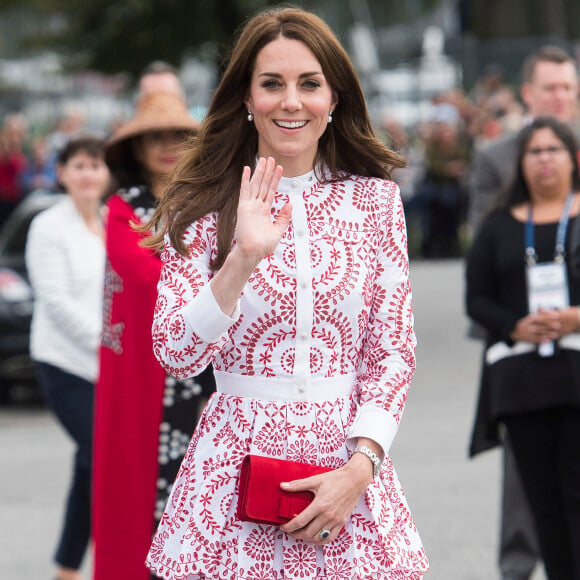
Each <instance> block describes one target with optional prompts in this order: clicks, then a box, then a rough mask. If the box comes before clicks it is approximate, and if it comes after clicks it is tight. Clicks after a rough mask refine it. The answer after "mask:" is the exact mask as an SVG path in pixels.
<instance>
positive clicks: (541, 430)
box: [466, 117, 580, 580]
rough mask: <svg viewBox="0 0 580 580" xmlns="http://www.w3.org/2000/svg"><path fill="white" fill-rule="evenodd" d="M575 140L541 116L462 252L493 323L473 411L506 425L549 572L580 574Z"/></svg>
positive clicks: (476, 303)
mask: <svg viewBox="0 0 580 580" xmlns="http://www.w3.org/2000/svg"><path fill="white" fill-rule="evenodd" d="M577 149H578V146H577V143H576V140H575V138H574V134H573V133H572V131H571V130H570V128H569V127H568V126H567V125H565V124H564V123H561V122H560V121H558V120H556V119H555V118H553V117H539V118H536V119H535V120H534V121H532V123H531V124H530V125H528V126H526V127H525V128H524V129H523V130H522V131H521V133H520V135H519V138H518V145H517V165H516V172H515V178H514V181H513V182H512V184H511V185H510V187H508V188H507V189H506V190H505V192H504V193H503V194H502V195H501V196H499V197H498V200H497V203H496V206H495V209H494V210H493V211H492V212H491V214H490V215H489V216H488V217H487V219H486V220H485V221H484V222H483V224H482V226H481V230H480V232H479V234H478V235H477V237H476V239H475V240H474V243H473V245H472V247H471V249H470V251H469V254H468V258H467V267H466V282H467V284H466V307H467V312H468V314H469V316H470V317H471V318H472V319H474V320H475V321H476V322H478V323H480V324H482V325H483V326H484V328H485V329H486V330H487V332H488V339H487V350H486V356H485V362H484V365H483V370H482V385H481V396H480V400H479V410H478V412H479V414H480V416H485V417H486V419H487V421H486V428H487V430H488V431H489V433H490V434H495V432H496V431H497V429H498V428H499V425H500V424H503V425H505V428H506V429H507V432H508V434H509V436H510V439H511V441H512V444H513V449H514V454H515V458H516V463H517V466H518V469H519V472H520V475H521V477H522V481H523V485H524V489H525V492H526V495H527V497H528V500H529V502H530V505H531V509H532V514H533V517H534V523H535V526H536V531H537V534H538V539H539V543H540V550H541V554H542V558H543V559H544V566H545V569H546V573H547V576H548V578H549V579H550V580H578V579H580V551H579V550H578V546H580V445H578V441H580V332H579V330H580V307H579V306H578V305H579V304H580V277H579V276H578V274H577V273H575V272H574V271H573V269H572V268H571V266H570V263H569V260H567V257H568V253H569V250H570V238H571V234H570V230H571V229H572V227H573V224H574V222H575V221H577V220H578V218H577V215H578V211H579V209H580V198H579V194H578V190H579V189H580V178H579V176H578V158H577Z"/></svg>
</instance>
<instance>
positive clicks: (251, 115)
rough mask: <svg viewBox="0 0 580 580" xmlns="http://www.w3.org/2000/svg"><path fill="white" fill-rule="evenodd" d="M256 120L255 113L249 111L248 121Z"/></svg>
mask: <svg viewBox="0 0 580 580" xmlns="http://www.w3.org/2000/svg"><path fill="white" fill-rule="evenodd" d="M253 120H254V113H252V112H251V111H248V121H249V122H250V123H251V122H252V121H253Z"/></svg>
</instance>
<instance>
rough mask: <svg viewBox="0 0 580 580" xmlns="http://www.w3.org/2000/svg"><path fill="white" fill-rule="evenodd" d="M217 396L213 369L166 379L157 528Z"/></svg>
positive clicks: (157, 499)
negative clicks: (191, 444)
mask: <svg viewBox="0 0 580 580" xmlns="http://www.w3.org/2000/svg"><path fill="white" fill-rule="evenodd" d="M213 392H215V380H214V376H213V370H212V368H211V365H210V366H209V367H207V368H206V369H205V370H204V371H203V372H202V373H201V374H200V375H198V376H196V377H193V378H189V379H185V380H177V379H174V378H173V377H170V376H169V375H168V376H167V378H166V379H165V391H164V394H163V421H162V422H161V425H160V427H159V477H158V479H157V496H156V499H155V528H157V525H158V524H159V520H160V519H161V516H162V515H163V510H164V509H165V504H166V503H167V498H168V497H169V493H170V492H171V487H172V485H173V481H174V480H175V477H176V476H177V472H178V470H179V466H180V465H181V460H182V459H183V456H184V455H185V452H186V451H187V446H188V445H189V441H190V439H191V436H192V434H193V431H194V429H195V426H196V425H197V421H198V419H199V415H200V414H201V411H202V406H203V405H204V404H205V401H206V400H207V399H208V398H209V397H210V396H211V394H212V393H213Z"/></svg>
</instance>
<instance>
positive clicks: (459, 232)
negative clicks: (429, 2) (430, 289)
mask: <svg viewBox="0 0 580 580" xmlns="http://www.w3.org/2000/svg"><path fill="white" fill-rule="evenodd" d="M524 118H525V109H524V106H523V105H522V103H521V102H520V100H519V99H518V95H517V90H516V89H515V88H514V87H512V86H511V85H510V84H508V83H507V82H506V80H505V78H504V74H503V72H502V69H501V67H500V66H499V65H492V66H489V67H487V68H486V69H485V71H484V73H483V74H482V76H481V77H480V78H479V79H478V81H477V82H476V83H475V85H474V87H473V88H472V90H471V91H466V90H464V89H461V88H455V89H452V90H449V91H446V92H443V93H440V94H439V95H437V96H436V97H435V98H434V99H433V102H432V107H431V114H430V116H429V118H427V119H426V120H424V121H422V122H420V123H418V124H417V125H416V126H415V127H412V128H406V127H404V126H403V125H402V124H401V123H400V122H398V120H397V119H395V118H393V117H392V116H391V115H389V113H388V111H387V112H386V114H385V115H384V117H383V119H382V120H381V123H380V126H379V130H380V132H381V134H382V135H383V136H384V137H385V139H386V140H387V143H388V144H389V145H390V146H392V147H393V148H395V149H398V150H401V151H402V152H404V154H405V156H406V157H407V161H408V165H407V167H405V168H404V169H402V170H399V171H398V173H397V175H396V180H397V182H398V183H399V185H400V187H401V194H402V196H403V201H404V203H405V208H406V212H407V225H408V229H409V253H410V255H411V257H412V258H417V257H421V258H427V259H429V258H454V257H459V256H462V255H464V253H465V251H466V249H467V247H468V246H469V243H470V240H471V239H472V230H471V228H470V226H469V222H468V209H469V195H468V174H469V170H470V166H471V160H472V156H473V153H474V151H475V149H476V148H479V147H482V146H484V145H485V143H487V142H489V141H492V140H495V139H497V138H498V137H500V136H502V135H505V134H507V133H513V132H516V131H518V130H519V129H520V128H521V127H522V126H523V124H524Z"/></svg>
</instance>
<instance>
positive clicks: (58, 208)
mask: <svg viewBox="0 0 580 580" xmlns="http://www.w3.org/2000/svg"><path fill="white" fill-rule="evenodd" d="M58 177H59V182H60V184H61V185H62V187H63V188H64V190H65V191H66V192H67V193H68V195H67V196H66V197H65V198H64V199H63V200H62V201H60V202H59V203H57V204H55V205H54V206H53V207H51V208H50V209H48V210H46V211H44V212H42V213H41V214H39V215H38V216H37V217H36V218H34V220H33V222H32V224H31V227H30V231H29V233H28V240H27V244H26V266H27V269H28V274H29V277H30V282H31V285H32V288H33V292H34V297H35V301H34V312H33V317H32V329H31V344H30V351H31V356H32V358H33V360H34V361H35V363H36V367H37V374H38V379H39V382H40V386H41V388H42V390H43V393H44V396H45V398H46V402H47V405H48V406H49V408H50V409H51V410H52V411H53V412H54V413H55V415H56V416H57V418H58V420H59V421H60V422H61V424H62V426H63V427H64V429H65V430H66V431H67V432H68V434H69V435H70V436H71V437H72V439H73V440H74V442H75V444H76V446H77V449H76V454H75V464H74V474H73V481H72V483H71V487H70V492H69V496H68V500H67V506H66V513H65V518H64V525H63V530H62V533H61V537H60V541H59V545H58V548H57V552H56V555H55V562H56V565H57V574H56V579H57V580H79V579H80V572H79V568H80V566H81V563H82V559H83V556H84V554H85V551H86V547H87V545H88V541H89V536H90V498H91V493H90V482H91V448H92V425H93V389H94V383H95V380H96V378H97V361H98V347H99V343H100V333H101V327H102V296H103V279H104V267H105V245H104V229H103V223H102V216H101V208H102V199H103V196H104V194H105V192H106V190H107V188H108V185H109V181H110V174H109V170H108V168H107V165H106V164H105V161H104V142H103V141H102V140H100V139H97V138H95V137H91V136H86V137H80V138H77V139H75V140H72V141H70V142H69V143H68V144H67V145H66V146H65V147H64V149H63V150H62V151H61V153H60V155H59V159H58Z"/></svg>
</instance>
